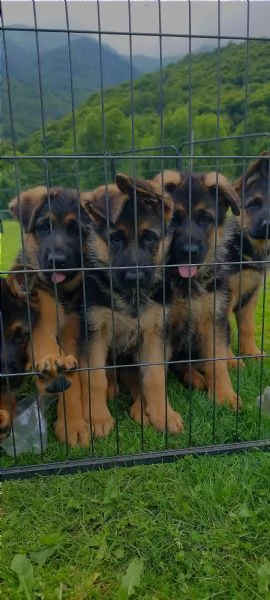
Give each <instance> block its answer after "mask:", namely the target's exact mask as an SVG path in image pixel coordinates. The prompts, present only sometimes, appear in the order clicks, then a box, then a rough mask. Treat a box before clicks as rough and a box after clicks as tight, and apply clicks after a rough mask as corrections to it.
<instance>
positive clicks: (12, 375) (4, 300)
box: [0, 267, 39, 439]
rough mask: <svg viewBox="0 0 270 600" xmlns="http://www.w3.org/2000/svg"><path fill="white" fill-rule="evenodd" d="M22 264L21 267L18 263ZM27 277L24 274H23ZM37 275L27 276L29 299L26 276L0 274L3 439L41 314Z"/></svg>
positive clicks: (0, 426) (0, 434)
mask: <svg viewBox="0 0 270 600" xmlns="http://www.w3.org/2000/svg"><path fill="white" fill-rule="evenodd" d="M18 268H19V267H18ZM23 278H24V276H23ZM34 278H35V276H34V275H32V276H31V278H29V279H28V283H29V286H28V292H29V293H28V302H27V297H26V293H25V292H24V291H23V289H24V288H23V284H24V279H22V278H21V281H20V278H19V275H18V274H15V273H11V274H10V275H9V276H8V277H7V278H6V279H3V278H1V279H0V282H1V376H2V377H1V395H0V439H4V438H5V437H7V436H8V435H9V434H10V431H11V425H12V420H13V417H14V416H15V412H16V395H17V392H18V390H19V388H20V386H21V384H22V381H23V373H25V371H26V367H27V363H28V361H29V352H28V350H29V340H30V335H31V333H32V331H33V328H34V327H35V324H36V322H37V319H38V317H39V303H38V298H37V296H36V294H35V292H34V291H33V287H32V286H33V279H34Z"/></svg>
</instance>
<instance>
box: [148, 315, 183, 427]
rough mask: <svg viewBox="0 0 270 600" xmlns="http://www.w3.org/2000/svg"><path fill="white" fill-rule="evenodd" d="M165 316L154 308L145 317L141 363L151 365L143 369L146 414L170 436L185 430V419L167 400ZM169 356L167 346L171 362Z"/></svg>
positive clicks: (167, 355)
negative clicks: (163, 334)
mask: <svg viewBox="0 0 270 600" xmlns="http://www.w3.org/2000/svg"><path fill="white" fill-rule="evenodd" d="M163 316H164V315H163V308H162V307H155V308H154V309H152V310H151V309H150V311H147V312H146V313H145V315H144V320H143V322H141V325H142V332H143V343H142V348H141V353H140V359H141V362H142V363H149V364H148V366H145V367H142V373H143V378H142V387H143V396H144V400H145V412H146V414H147V416H148V418H149V420H150V423H151V424H152V425H154V427H155V428H156V429H157V430H158V431H164V430H165V429H166V428H167V430H168V431H169V433H179V432H180V431H182V429H183V420H182V417H181V415H180V414H179V413H177V412H176V411H174V410H173V409H172V407H171V405H170V403H169V401H168V398H167V397H166V379H165V377H166V366H165V365H164V364H162V363H163V362H164V342H163V339H162V331H163ZM170 355H171V351H170V348H169V344H167V346H166V359H169V358H170ZM151 363H152V364H151ZM153 363H161V364H153Z"/></svg>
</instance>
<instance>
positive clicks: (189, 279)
mask: <svg viewBox="0 0 270 600" xmlns="http://www.w3.org/2000/svg"><path fill="white" fill-rule="evenodd" d="M156 180H157V181H158V183H160V184H161V183H162V182H163V184H164V189H165V191H166V192H168V193H169V194H170V195H171V198H172V199H173V202H174V217H173V221H172V242H171V246H170V255H169V263H170V264H171V265H173V266H172V267H171V268H169V267H168V268H167V278H168V279H169V280H170V282H171V285H172V288H173V292H174V294H173V306H172V314H171V339H172V348H173V359H174V360H176V361H187V362H186V364H187V363H188V361H189V360H190V359H193V360H200V359H202V360H203V371H204V377H205V379H204V377H203V375H201V374H200V373H199V372H198V370H197V369H196V368H195V367H194V368H193V367H191V365H188V366H186V367H185V366H182V367H181V365H180V367H178V370H179V369H180V373H181V375H182V376H183V377H184V379H185V380H186V381H190V382H191V383H192V384H194V386H195V387H203V386H204V385H205V384H206V387H207V388H208V390H209V392H210V395H211V396H212V397H213V396H215V399H216V402H217V403H218V404H223V403H224V402H228V403H229V404H230V405H231V406H232V407H233V408H236V407H237V405H238V399H237V395H236V394H235V392H234V390H233V388H232V384H231V380H230V376H229V373H228V369H227V361H226V360H222V359H225V358H226V357H227V356H228V349H229V338H228V335H229V323H228V317H227V314H228V306H229V300H230V296H229V290H228V287H227V286H226V282H225V277H224V275H223V271H222V270H221V273H220V270H219V269H215V267H214V262H215V248H216V244H217V243H218V242H219V240H220V239H221V238H222V233H223V227H224V221H225V217H226V213H227V211H228V209H229V208H231V210H232V212H233V213H234V214H235V215H239V197H238V195H237V193H236V191H235V190H234V188H233V186H232V185H230V183H229V181H228V180H227V179H226V177H224V176H223V175H221V174H218V173H205V174H198V173H191V174H188V173H178V172H174V171H165V172H164V173H163V174H160V175H159V176H157V178H156ZM211 263H212V264H211ZM177 265H178V266H177ZM213 358H215V359H217V360H216V361H215V365H214V362H213V360H210V361H206V359H213Z"/></svg>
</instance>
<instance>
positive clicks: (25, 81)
mask: <svg viewBox="0 0 270 600" xmlns="http://www.w3.org/2000/svg"><path fill="white" fill-rule="evenodd" d="M15 34H17V35H15ZM14 40H16V42H14ZM5 41H6V52H7V64H8V73H9V80H10V91H11V101H12V109H13V114H14V125H15V131H16V138H17V139H19V138H22V137H26V136H28V135H29V134H31V133H32V132H33V131H35V130H37V129H39V128H40V127H41V124H42V122H41V103H40V82H39V76H38V55H37V47H36V36H35V33H34V32H33V31H7V32H6V33H5ZM38 42H39V52H40V71H41V87H42V97H43V110H44V118H45V122H47V121H48V120H54V119H57V118H59V117H62V116H64V115H65V114H67V113H68V112H70V111H71V108H72V102H71V77H70V60H69V48H68V37H67V34H65V33H59V32H54V33H51V32H46V33H45V32H40V33H39V34H38ZM19 44H22V46H20V45H19ZM70 46H71V48H70V50H71V65H72V74H73V91H74V104H75V106H78V105H79V104H80V103H81V102H83V101H84V100H85V99H86V98H88V97H89V96H90V94H91V93H93V92H94V91H97V90H98V91H101V76H100V47H99V43H98V41H96V40H95V39H93V38H92V37H90V36H88V37H82V36H78V35H77V34H71V35H70ZM2 56H3V66H2V74H3V77H2V93H1V96H2V117H1V118H2V135H3V137H5V138H10V137H11V131H10V123H9V104H8V91H7V82H6V66H5V60H4V58H5V54H4V52H3V54H2ZM140 74H141V73H140V71H139V70H138V69H137V68H136V67H135V66H134V67H133V78H134V79H136V78H137V77H139V75H140ZM102 76H103V81H102V83H103V87H104V89H106V88H108V87H109V86H113V85H117V84H119V83H121V82H122V81H125V80H128V79H129V78H130V65H129V62H128V61H127V60H126V59H125V58H123V57H122V56H121V55H120V54H118V53H117V52H115V51H114V50H112V49H111V48H110V47H109V46H107V45H103V46H102Z"/></svg>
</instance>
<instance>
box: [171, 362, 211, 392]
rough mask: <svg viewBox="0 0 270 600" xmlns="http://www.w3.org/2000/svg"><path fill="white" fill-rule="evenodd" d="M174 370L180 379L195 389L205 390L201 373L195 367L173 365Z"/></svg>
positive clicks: (204, 382)
mask: <svg viewBox="0 0 270 600" xmlns="http://www.w3.org/2000/svg"><path fill="white" fill-rule="evenodd" d="M174 370H175V373H176V375H177V376H178V377H179V379H180V381H182V382H183V383H185V384H186V385H191V387H192V388H194V389H195V390H205V388H206V387H207V385H206V381H205V377H204V375H203V373H200V371H198V369H195V367H193V366H191V367H189V366H188V365H175V367H174Z"/></svg>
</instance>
